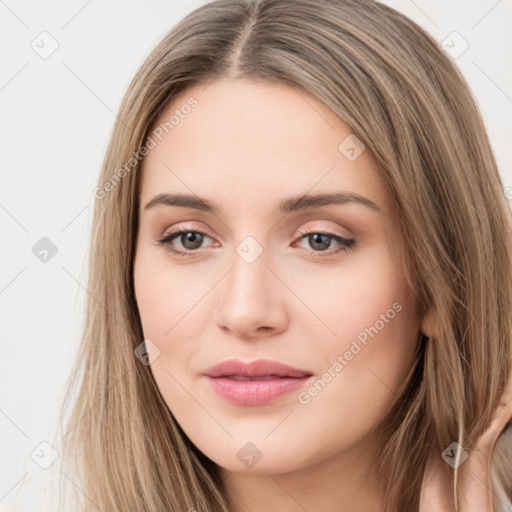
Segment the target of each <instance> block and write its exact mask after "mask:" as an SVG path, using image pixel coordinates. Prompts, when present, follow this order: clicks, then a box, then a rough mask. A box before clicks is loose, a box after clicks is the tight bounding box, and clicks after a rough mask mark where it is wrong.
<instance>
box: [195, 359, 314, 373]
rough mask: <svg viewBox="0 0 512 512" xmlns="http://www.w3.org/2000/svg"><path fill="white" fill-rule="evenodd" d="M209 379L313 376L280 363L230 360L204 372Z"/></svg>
mask: <svg viewBox="0 0 512 512" xmlns="http://www.w3.org/2000/svg"><path fill="white" fill-rule="evenodd" d="M204 375H207V376H209V377H228V376H231V375H240V376H243V377H268V376H272V375H275V376H276V377H309V376H310V375H313V373H312V372H310V371H309V370H302V369H300V368H294V367H293V366H289V365H287V364H284V363H280V362H279V361H271V360H268V359H259V360H257V361H253V362H251V363H244V362H243V361H241V360H239V359H228V360H227V361H222V362H221V363H219V364H216V365H215V366H212V367H211V368H209V369H208V370H206V371H205V372H204Z"/></svg>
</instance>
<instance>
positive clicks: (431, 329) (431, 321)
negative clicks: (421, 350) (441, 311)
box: [420, 310, 437, 338]
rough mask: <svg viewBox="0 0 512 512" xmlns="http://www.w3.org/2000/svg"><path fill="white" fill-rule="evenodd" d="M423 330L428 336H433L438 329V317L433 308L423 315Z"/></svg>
mask: <svg viewBox="0 0 512 512" xmlns="http://www.w3.org/2000/svg"><path fill="white" fill-rule="evenodd" d="M420 328H421V332H422V333H423V334H424V335H425V336H426V337H427V338H431V337H432V336H434V335H435V334H436V331H437V317H436V315H435V312H434V311H433V310H429V311H427V312H426V313H425V315H424V316H423V319H422V321H421V327H420Z"/></svg>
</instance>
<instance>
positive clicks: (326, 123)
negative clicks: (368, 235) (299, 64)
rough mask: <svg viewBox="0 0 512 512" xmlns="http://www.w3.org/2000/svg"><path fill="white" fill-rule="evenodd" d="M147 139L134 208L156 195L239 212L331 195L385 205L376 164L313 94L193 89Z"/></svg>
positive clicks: (238, 83) (242, 83)
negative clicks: (209, 201)
mask: <svg viewBox="0 0 512 512" xmlns="http://www.w3.org/2000/svg"><path fill="white" fill-rule="evenodd" d="M191 105H193V106H191ZM149 135H150V136H151V137H152V139H153V140H154V142H155V147H153V148H152V149H151V150H150V151H149V153H148V154H147V155H146V157H145V158H144V160H143V165H142V189H141V195H142V200H141V208H143V207H144V205H145V204H146V203H147V202H148V201H149V200H150V199H151V198H152V197H153V196H155V195H156V194H159V193H163V192H174V193H176V192H178V193H184V194H197V195H200V196H211V195H212V194H215V196H216V197H218V198H219V200H218V202H220V203H222V202H226V201H228V202H231V203H234V202H236V201H239V202H240V205H241V206H243V205H245V206H246V207H248V205H250V204H258V205H260V206H261V204H262V201H264V200H266V199H268V200H269V201H270V200H272V198H278V197H283V196H287V197H288V196H291V195H294V194H301V193H304V194H305V193H308V192H309V193H314V192H330V191H338V190H344V191H349V192H353V193H357V194H361V195H364V196H366V197H370V198H371V199H372V200H373V201H374V202H376V203H378V204H380V205H382V207H383V209H384V208H385V206H384V204H385V203H386V202H387V197H386V191H385V187H384V184H383V182H382V181H381V179H380V178H379V175H378V173H377V172H376V165H375V162H374V160H373V158H372V157H371V155H370V154H369V152H368V151H366V150H362V149H363V148H364V147H363V146H362V145H361V143H360V142H359V141H358V140H357V138H355V136H354V135H353V134H351V130H350V128H349V127H348V126H347V125H346V124H345V123H344V122H343V121H342V120H341V119H340V118H339V117H338V116H336V114H335V113H334V112H332V111H331V110H330V109H329V108H328V107H327V106H326V105H324V104H323V103H322V102H320V101H319V100H318V99H316V98H315V97H314V96H312V95H311V94H309V93H308V92H306V91H304V90H301V89H298V88H296V87H292V86H288V85H286V84H281V83H270V82H262V81H249V80H221V81H216V82H212V83H209V84H205V83H203V84H197V85H195V86H193V87H190V88H188V89H186V90H184V91H182V92H181V94H180V95H178V96H177V97H175V98H173V100H172V101H171V102H169V103H168V105H167V106H166V107H165V109H164V110H163V112H162V113H161V114H160V116H159V118H158V119H157V120H156V122H155V123H154V125H153V127H152V132H151V133H150V134H149ZM351 149H354V151H351ZM347 150H348V153H347ZM361 150H362V152H360V151H361ZM355 152H356V153H355ZM359 152H360V154H359V156H357V154H358V153H359ZM354 154H355V155H356V158H354Z"/></svg>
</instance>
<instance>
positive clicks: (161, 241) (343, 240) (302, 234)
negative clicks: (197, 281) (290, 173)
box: [155, 224, 356, 258]
mask: <svg viewBox="0 0 512 512" xmlns="http://www.w3.org/2000/svg"><path fill="white" fill-rule="evenodd" d="M187 232H194V233H199V234H200V235H202V236H206V237H207V238H210V239H211V240H214V238H213V237H211V236H210V235H209V234H208V233H206V232H205V231H203V230H201V229H196V228H195V227H194V226H190V225H183V224H179V225H178V227H177V228H174V229H172V230H171V231H167V230H164V232H163V234H162V235H160V236H159V237H157V238H155V241H156V242H157V244H158V245H161V246H164V247H165V248H166V250H167V251H168V252H171V253H173V254H175V255H177V256H182V257H194V256H196V255H197V254H199V252H200V250H201V248H199V249H194V250H192V249H189V250H187V249H185V250H177V249H173V248H171V247H170V246H171V242H172V241H174V238H179V235H180V234H183V233H187ZM312 234H322V235H325V236H327V237H329V238H331V239H332V240H334V241H335V242H337V243H338V244H340V246H339V247H338V248H337V249H335V250H332V249H329V250H326V251H314V250H312V249H305V248H302V249H303V250H305V251H306V252H308V253H309V254H312V255H315V256H317V257H325V258H327V257H329V256H336V255H337V254H338V253H340V252H347V251H348V250H350V249H352V248H353V245H354V244H355V243H356V240H355V239H354V238H352V237H351V236H349V237H347V236H345V235H340V234H339V233H338V232H337V231H336V230H334V229H333V230H330V229H328V228H314V227H309V228H308V227H304V228H301V230H299V234H298V236H297V237H295V238H294V240H293V244H296V243H298V242H300V241H301V240H303V239H305V238H306V237H307V236H309V235H312ZM168 239H171V240H168ZM166 240H167V241H166ZM167 247H169V248H167Z"/></svg>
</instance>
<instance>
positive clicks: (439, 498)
mask: <svg viewBox="0 0 512 512" xmlns="http://www.w3.org/2000/svg"><path fill="white" fill-rule="evenodd" d="M511 418H512V376H511V377H509V379H508V383H507V385H506V387H505V390H504V392H503V394H502V395H501V399H500V401H499V403H498V406H497V407H496V411H495V413H494V415H493V419H492V421H491V424H490V426H489V427H488V429H487V430H486V431H485V432H484V433H483V434H482V435H481V436H480V438H479V439H478V441H477V443H476V446H475V449H474V450H473V451H471V452H470V453H469V456H468V458H467V459H466V460H465V461H464V462H462V463H461V464H460V466H459V477H458V492H457V500H458V505H459V512H493V511H494V507H493V493H492V485H491V458H492V450H493V448H494V445H495V443H496V440H497V439H498V437H499V435H500V434H501V432H502V431H503V429H504V428H505V425H506V424H507V422H509V421H510V419H511ZM453 471H454V470H453V469H452V468H451V467H450V466H449V465H448V464H447V463H446V462H445V461H444V459H443V458H442V457H441V454H439V455H437V454H436V455H435V456H431V457H430V458H429V460H428V462H427V467H426V469H425V475H424V477H423V485H422V488H421V495H420V507H419V510H420V512H455V500H454V498H453V476H452V475H453Z"/></svg>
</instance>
